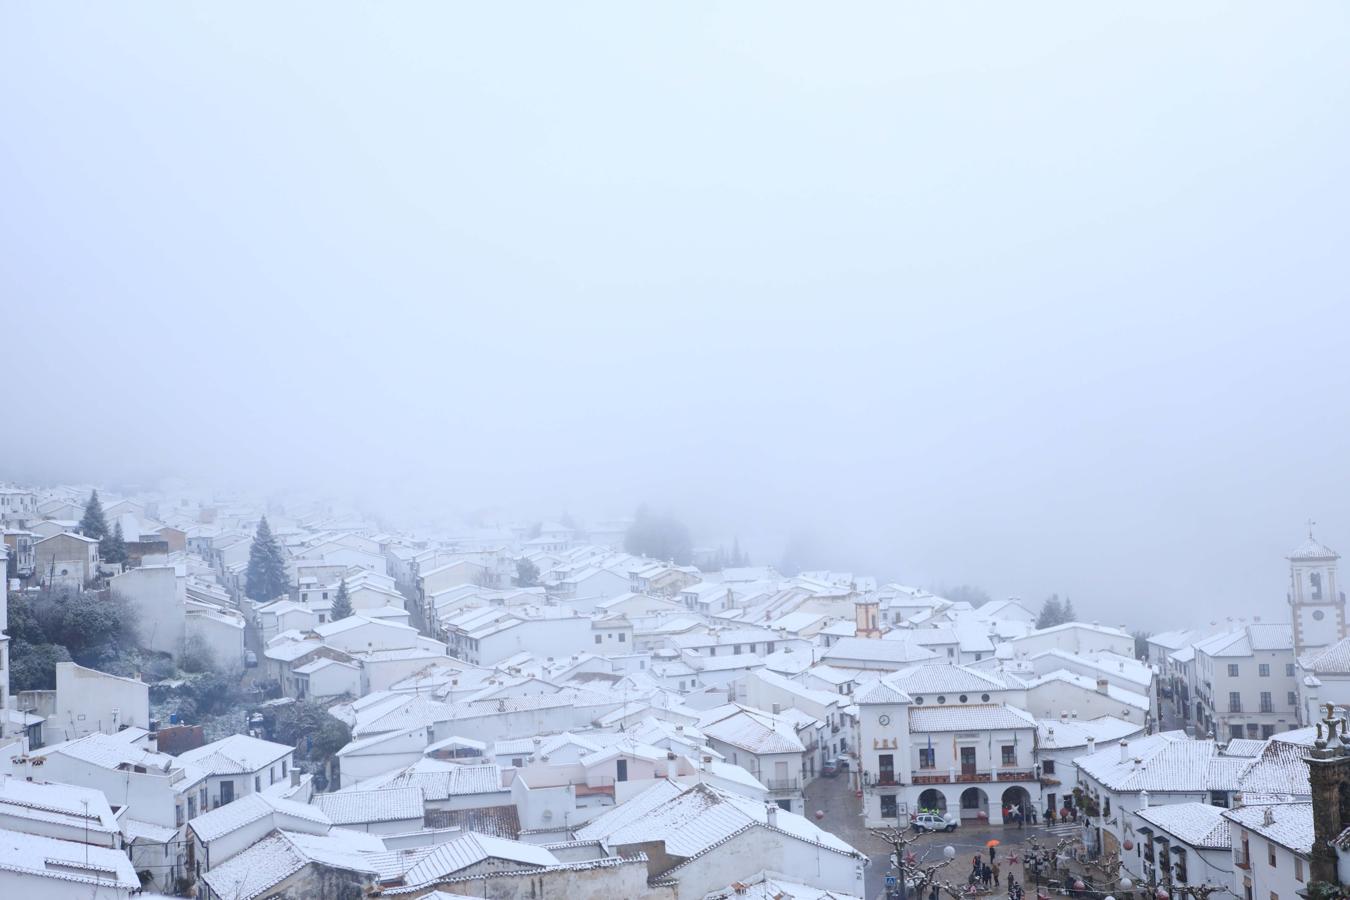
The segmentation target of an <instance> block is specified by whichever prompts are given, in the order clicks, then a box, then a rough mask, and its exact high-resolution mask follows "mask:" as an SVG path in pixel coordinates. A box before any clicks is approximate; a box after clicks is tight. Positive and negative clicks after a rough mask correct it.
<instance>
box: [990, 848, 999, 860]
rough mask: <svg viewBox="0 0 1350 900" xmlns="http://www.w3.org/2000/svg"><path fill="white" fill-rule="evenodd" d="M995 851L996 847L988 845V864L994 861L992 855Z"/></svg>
mask: <svg viewBox="0 0 1350 900" xmlns="http://www.w3.org/2000/svg"><path fill="white" fill-rule="evenodd" d="M997 850H998V847H996V846H994V845H993V844H990V845H989V861H990V862H993V861H994V853H995V852H996V851H997Z"/></svg>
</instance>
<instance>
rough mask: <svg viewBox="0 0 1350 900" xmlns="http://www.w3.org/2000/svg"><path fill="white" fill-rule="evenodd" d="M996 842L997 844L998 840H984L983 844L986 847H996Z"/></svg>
mask: <svg viewBox="0 0 1350 900" xmlns="http://www.w3.org/2000/svg"><path fill="white" fill-rule="evenodd" d="M998 844H999V842H998V841H985V844H984V845H985V846H986V847H997V846H998Z"/></svg>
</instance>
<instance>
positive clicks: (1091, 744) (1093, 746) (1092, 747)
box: [1087, 737, 1097, 753]
mask: <svg viewBox="0 0 1350 900" xmlns="http://www.w3.org/2000/svg"><path fill="white" fill-rule="evenodd" d="M1087 752H1088V753H1096V752H1097V739H1096V738H1095V737H1090V738H1088V748H1087Z"/></svg>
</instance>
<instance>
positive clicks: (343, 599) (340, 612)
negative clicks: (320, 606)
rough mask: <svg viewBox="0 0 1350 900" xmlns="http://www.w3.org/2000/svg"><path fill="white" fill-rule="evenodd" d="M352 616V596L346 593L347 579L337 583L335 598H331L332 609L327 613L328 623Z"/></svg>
mask: <svg viewBox="0 0 1350 900" xmlns="http://www.w3.org/2000/svg"><path fill="white" fill-rule="evenodd" d="M351 614H352V595H351V594H349V593H347V579H345V578H344V579H342V580H341V581H339V582H338V589H337V596H336V597H334V598H333V608H332V609H331V610H329V611H328V619H329V621H332V622H336V621H337V620H338V619H345V618H347V617H348V616H350V615H351Z"/></svg>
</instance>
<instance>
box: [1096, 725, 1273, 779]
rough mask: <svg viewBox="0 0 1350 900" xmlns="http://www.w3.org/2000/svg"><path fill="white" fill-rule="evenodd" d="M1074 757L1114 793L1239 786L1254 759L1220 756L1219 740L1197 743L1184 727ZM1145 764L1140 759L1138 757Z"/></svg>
mask: <svg viewBox="0 0 1350 900" xmlns="http://www.w3.org/2000/svg"><path fill="white" fill-rule="evenodd" d="M1121 756H1122V754H1121V751H1120V748H1119V747H1118V746H1112V747H1107V748H1105V749H1102V750H1098V751H1097V752H1096V753H1092V754H1089V755H1086V756H1079V757H1077V758H1075V759H1074V763H1075V764H1076V765H1077V766H1078V770H1079V772H1080V773H1085V774H1087V775H1089V776H1091V777H1092V778H1094V779H1096V780H1097V781H1099V782H1101V783H1102V784H1103V785H1105V786H1106V787H1107V788H1108V789H1110V790H1113V791H1118V792H1119V791H1129V792H1135V791H1141V790H1146V791H1150V792H1152V791H1159V792H1164V793H1165V792H1169V791H1170V792H1190V793H1194V792H1199V791H1207V790H1236V789H1237V779H1238V776H1239V775H1240V774H1241V772H1242V771H1243V770H1244V769H1245V768H1246V767H1247V766H1249V765H1250V764H1251V760H1247V759H1241V758H1236V759H1235V758H1229V757H1220V756H1219V754H1218V748H1217V747H1216V745H1215V743H1214V741H1208V740H1206V741H1197V740H1192V739H1190V738H1189V737H1187V736H1186V733H1185V732H1183V731H1164V732H1161V733H1159V734H1152V735H1148V736H1147V737H1142V738H1137V739H1135V740H1132V741H1129V742H1128V749H1127V751H1126V753H1125V754H1124V756H1125V758H1124V759H1123V760H1122V759H1121ZM1136 759H1138V760H1139V762H1138V763H1136V762H1135V760H1136Z"/></svg>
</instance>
